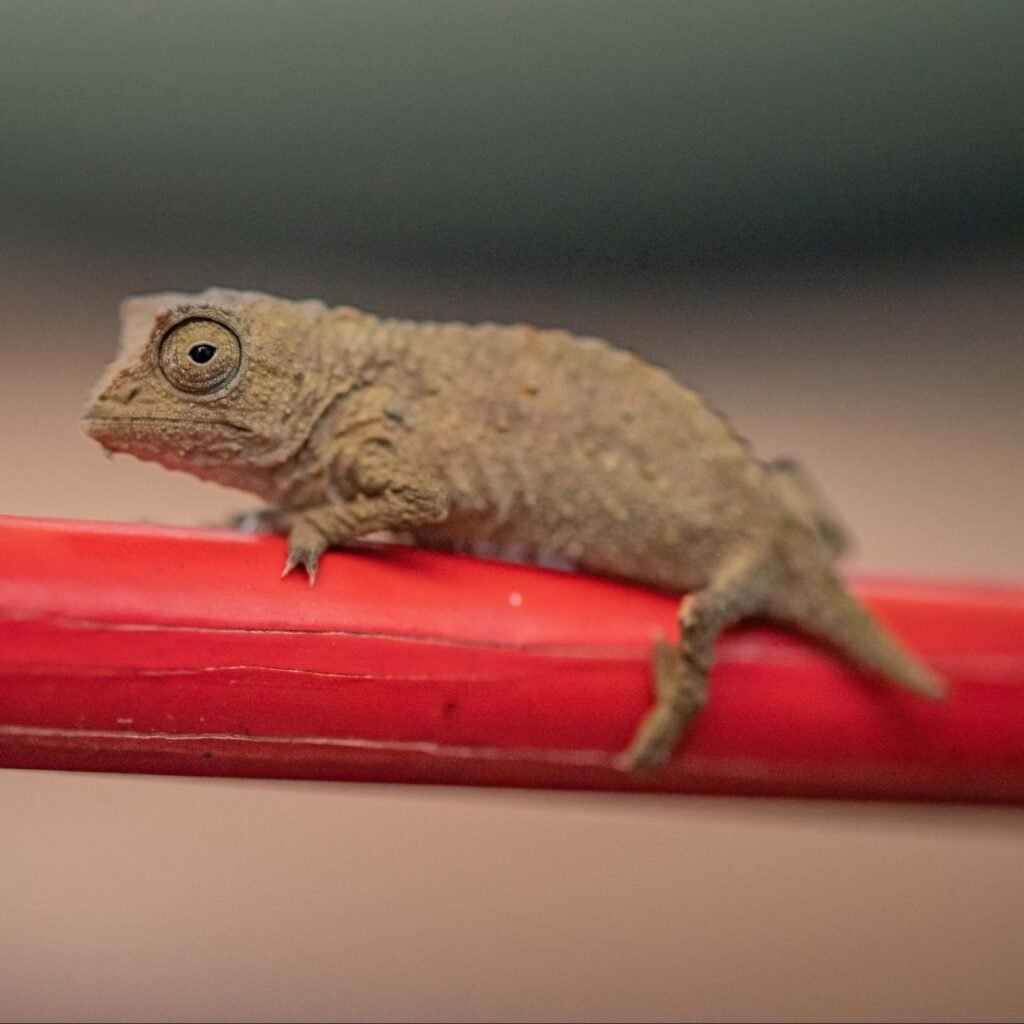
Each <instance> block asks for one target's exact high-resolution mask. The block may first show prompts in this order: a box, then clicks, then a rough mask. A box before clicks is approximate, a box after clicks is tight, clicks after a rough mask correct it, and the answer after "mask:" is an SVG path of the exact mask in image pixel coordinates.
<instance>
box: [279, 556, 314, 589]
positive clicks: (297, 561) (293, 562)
mask: <svg viewBox="0 0 1024 1024" xmlns="http://www.w3.org/2000/svg"><path fill="white" fill-rule="evenodd" d="M320 555H321V552H319V551H316V550H312V549H310V548H307V547H289V548H288V558H287V559H286V561H285V563H284V569H283V570H282V572H281V578H282V579H284V577H285V576H287V575H288V574H289V573H290V572H291V571H292V570H293V569H297V568H298V567H299V566H300V565H301V566H302V568H303V569H305V570H306V575H307V576H308V577H309V585H310V586H313V584H314V583H316V572H317V569H318V568H319V567H320Z"/></svg>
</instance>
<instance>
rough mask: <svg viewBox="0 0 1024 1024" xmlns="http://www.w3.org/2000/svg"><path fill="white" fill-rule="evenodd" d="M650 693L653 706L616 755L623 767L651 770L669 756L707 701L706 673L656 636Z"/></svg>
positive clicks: (672, 645) (675, 648) (675, 647)
mask: <svg viewBox="0 0 1024 1024" xmlns="http://www.w3.org/2000/svg"><path fill="white" fill-rule="evenodd" d="M654 693H655V703H654V707H652V708H651V710H650V711H648V712H647V714H646V715H645V716H644V718H643V720H642V721H641V722H640V725H639V727H638V728H637V730H636V733H635V734H634V736H633V740H632V742H631V743H630V745H629V748H628V749H627V750H626V752H625V753H624V754H623V755H622V756H621V757H620V759H619V766H620V767H621V768H624V769H625V770H627V771H651V770H653V769H654V768H658V767H659V766H661V765H663V764H664V763H665V762H666V761H667V760H668V759H669V758H670V757H671V756H672V751H673V750H674V749H675V746H676V743H677V742H678V740H679V736H680V734H681V733H682V731H683V730H684V729H685V728H686V726H687V724H688V723H689V721H690V719H691V718H692V717H693V716H694V715H695V714H696V713H697V712H698V711H699V710H700V709H701V708H702V707H703V706H704V704H705V703H706V701H707V694H708V688H707V673H706V672H703V671H701V670H700V669H699V668H698V667H697V666H696V665H695V664H694V663H693V662H692V661H691V660H689V659H688V658H687V657H686V656H685V654H684V652H683V651H682V649H681V648H680V647H678V646H677V645H676V644H670V643H668V641H666V640H664V639H662V638H659V639H658V640H656V641H655V643H654Z"/></svg>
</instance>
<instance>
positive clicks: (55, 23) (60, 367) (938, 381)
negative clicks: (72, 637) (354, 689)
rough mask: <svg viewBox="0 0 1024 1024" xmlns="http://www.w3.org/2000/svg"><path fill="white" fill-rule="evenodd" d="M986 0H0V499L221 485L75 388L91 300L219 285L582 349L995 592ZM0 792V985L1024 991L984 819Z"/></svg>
mask: <svg viewBox="0 0 1024 1024" xmlns="http://www.w3.org/2000/svg"><path fill="white" fill-rule="evenodd" d="M754 10H757V11H762V12H763V11H767V12H768V13H767V14H758V15H756V16H755V15H753V14H751V13H749V12H752V11H754ZM1014 10H1016V11H1021V10H1022V9H1021V8H1014V7H1013V6H1012V5H987V4H983V3H982V4H977V5H966V4H964V5H956V4H948V3H938V2H937V3H932V4H913V3H908V4H905V5H899V6H898V7H896V6H894V5H882V4H872V3H865V4H862V5H854V6H847V5H839V4H831V3H822V4H815V5H805V4H794V3H788V4H787V3H773V4H765V5H749V6H747V5H743V4H733V3H723V4H719V5H711V4H708V5H700V4H695V5H673V4H657V3H654V4H650V5H629V4H625V5H615V4H603V3H595V4H589V5H580V4H573V3H566V4H560V5H541V4H532V3H523V4H516V5H503V4H494V3H481V4H475V5H467V4H459V3H433V4H427V5H419V6H417V5H414V4H388V5H380V6H379V7H377V6H374V5H370V4H362V3H354V4H321V3H309V4H304V5H302V6H301V7H294V6H291V5H280V4H273V3H262V2H256V3H251V4H234V3H230V2H227V3H215V4H211V5H196V4H190V3H180V2H175V3H166V4H148V3H137V4H125V3H117V2H108V0H104V2H99V3H94V4H90V5H77V4H66V3H65V4H61V3H54V2H49V0H47V2H45V3H39V4H8V3H2V2H0V26H2V29H3V31H2V32H0V96H2V97H3V100H2V101H0V131H2V133H3V134H2V137H3V138H4V140H5V143H4V157H5V161H6V162H5V163H4V165H3V166H2V167H0V355H2V360H0V514H3V513H8V514H22V515H43V516H62V517H84V518H96V519H113V520H127V521H136V520H149V521H155V522H168V523H177V524H187V523H197V522H203V521H208V520H210V519H215V518H217V517H220V516H222V515H224V514H225V513H228V512H233V511H238V510H241V509H245V508H247V507H249V506H250V504H251V502H250V499H248V498H247V497H246V496H244V495H241V494H234V493H231V492H227V491H223V490H220V489H217V488H215V487H212V486H209V485H201V484H199V483H197V482H195V481H193V480H191V479H189V478H187V477H185V476H181V475H178V474H170V473H167V472H165V471H163V470H160V469H157V468H154V467H150V466H145V465H142V464H138V463H134V462H132V461H130V460H128V459H123V458H119V459H115V460H114V461H112V462H108V461H106V460H105V459H104V458H103V456H102V454H101V453H100V451H99V450H98V448H97V447H96V446H95V445H92V444H91V443H90V442H88V441H87V440H86V439H85V438H84V437H82V436H81V435H80V432H79V430H78V423H77V418H78V414H79V410H80V408H81V406H82V404H83V402H84V399H85V397H86V395H87V393H88V390H89V388H90V386H91V384H92V382H93V380H94V379H95V378H96V376H97V375H98V374H99V372H100V370H101V369H102V367H103V364H104V362H105V361H106V360H108V359H109V358H111V357H112V355H113V353H114V348H115V338H116V329H117V322H116V307H117V302H118V300H119V299H120V298H121V297H122V296H123V295H124V294H127V293H132V292H139V291H146V290H162V289H166V288H174V289H184V290H198V289H200V288H202V287H205V286H206V285H209V284H221V285H225V286H238V287H246V288H249V287H252V288H261V289H264V290H268V291H271V292H276V293H279V294H283V295H288V296H295V297H299V296H307V295H314V296H317V297H321V298H324V299H326V300H328V301H331V302H339V303H340V302H345V303H351V304H354V305H359V306H362V307H364V308H368V309H371V310H375V311H380V312H384V313H393V314H397V315H407V316H413V317H424V318H426V317H431V318H456V317H457V318H460V319H469V320H473V319H506V320H526V321H532V322H535V323H541V324H552V325H559V326H564V327H568V328H570V329H572V330H575V331H577V332H579V333H587V334H599V335H604V336H606V337H610V338H612V339H614V340H616V341H617V342H619V343H621V344H624V345H627V346H629V347H631V348H634V349H635V350H637V351H638V352H641V353H643V354H645V355H647V356H649V357H651V358H654V359H656V360H658V361H659V362H661V363H663V364H665V365H667V366H669V367H670V368H671V369H672V370H673V371H674V372H676V373H677V374H678V375H679V376H680V377H681V379H683V380H685V381H686V382H687V383H690V384H692V385H694V386H696V387H698V388H699V389H700V390H702V391H704V392H705V393H706V394H707V395H708V396H709V397H710V399H711V400H712V402H713V404H715V405H716V406H717V407H719V408H721V409H723V410H725V411H727V412H728V414H729V415H730V417H731V419H732V420H733V421H734V422H735V424H736V425H737V427H738V428H739V429H740V430H741V431H742V432H743V433H744V434H746V435H747V436H749V437H751V438H752V439H753V440H754V442H755V445H756V447H757V449H758V451H759V452H761V453H762V454H764V455H766V456H775V455H780V454H786V455H796V456H799V457H800V458H801V459H802V460H803V461H804V462H805V463H806V464H807V465H808V466H809V467H810V469H811V470H812V471H813V473H814V474H815V476H816V477H817V478H818V479H819V481H820V482H821V484H822V486H823V487H824V489H825V490H826V491H827V493H828V494H829V495H830V497H831V498H832V499H833V500H834V502H835V504H836V505H837V507H838V508H839V509H841V510H842V513H843V515H844V517H845V518H846V519H847V520H848V522H849V524H850V525H851V527H852V529H853V532H854V533H855V536H856V538H857V540H858V544H859V546H858V549H857V552H856V554H855V556H854V557H853V558H852V559H851V560H850V563H849V564H850V568H851V571H858V572H885V573H893V574H905V575H913V576H920V577H928V578H946V579H966V580H980V581H986V580H995V581H1006V582H1016V583H1021V582H1024V535H1022V531H1021V528H1020V521H1021V514H1020V510H1021V508H1022V507H1024V473H1022V472H1021V470H1020V450H1021V446H1022V442H1024V343H1022V336H1021V325H1022V324H1024V261H1022V258H1021V256H1022V251H1024V250H1022V247H1021V244H1020V243H1021V241H1022V238H1024V233H1022V218H1021V201H1020V194H1019V187H1018V188H1017V189H1016V191H1014V190H1013V189H1012V188H1007V187H1005V186H1006V183H1012V182H1013V181H1016V182H1017V183H1018V186H1019V171H1020V167H1021V163H1020V158H1021V156H1022V153H1021V146H1022V143H1021V141H1020V140H1021V136H1020V132H1019V124H1020V117H1019V114H1020V112H1021V110H1022V109H1024V104H1022V102H1021V101H1022V92H1024V85H1022V83H1021V82H1019V81H1017V80H1016V79H1017V78H1019V76H1015V77H1014V76H1013V75H1012V74H1011V72H1012V68H1013V62H1012V59H1011V60H1007V58H1008V57H1012V55H1013V54H1015V53H1016V52H1017V49H1018V45H1017V42H1018V41H1019V38H1020V36H1019V34H1018V35H1016V36H1015V35H1014V31H1013V30H1014V29H1015V28H1017V27H1019V28H1021V29H1024V19H1022V18H1019V17H1017V16H1016V15H1015V14H1013V13H1012V12H1013V11H1014ZM812 11H813V12H814V13H811V12H812ZM381 12H383V13H381ZM423 12H427V13H423ZM969 12H973V13H969ZM759 18H760V19H762V20H761V21H760V22H759V21H758V19H759ZM199 19H201V20H199ZM1014 19H1016V20H1014ZM197 26H200V28H197ZM1007 48H1008V49H1007ZM1007 74H1010V78H1007V77H1006V75H1007ZM455 100H458V102H457V103H455V106H454V107H453V102H454V101H455ZM677 136H678V137H677ZM2 571H3V566H2V565H0V572H2ZM0 812H2V814H3V818H2V821H3V824H2V826H0V1019H3V1020H11V1021H14V1020H53V1019H62V1020H63V1019H68V1020H139V1019H142V1020H197V1021H198V1020H208V1019H214V1020H276V1019H286V1020H288V1019H296V1020H339V1019H340V1020H358V1019H370V1020H421V1019H422V1020H477V1019H493V1020H543V1019H557V1020H637V1019H639V1020H690V1019H707V1020H729V1019H736V1018H740V1019H751V1020H781V1019H786V1020H815V1019H828V1020H852V1019H872V1020H885V1019H895V1020H901V1021H903V1020H906V1021H910V1020H935V1019H941V1020H1016V1019H1020V1018H1021V1016H1022V1015H1024V958H1022V953H1021V950H1022V947H1024V868H1022V862H1024V813H1022V812H1021V811H1019V810H1013V809H982V808H962V807H945V808H943V807H931V808H929V807H897V806H884V805H877V806H857V805H837V804H825V803H816V804H810V803H807V804H799V803H793V802H784V801H773V802H757V801H747V800H742V801H741V800H692V799H683V798H680V799H659V798H619V797H603V796H574V795H564V794H527V793H516V792H503V791H472V792H470V791H456V790H440V789H431V788H420V789H415V788H400V787H387V788H383V787H382V788H376V787H370V786H362V787H359V786H349V785H328V784H292V783H280V784H273V783H265V782H259V783H257V782H253V783H249V782H235V781H230V782H229V781H219V780H185V779H164V778H141V777H114V776H102V775H93V776H89V775H70V774H58V773H42V772H35V773H32V772H11V771H8V772H2V773H0Z"/></svg>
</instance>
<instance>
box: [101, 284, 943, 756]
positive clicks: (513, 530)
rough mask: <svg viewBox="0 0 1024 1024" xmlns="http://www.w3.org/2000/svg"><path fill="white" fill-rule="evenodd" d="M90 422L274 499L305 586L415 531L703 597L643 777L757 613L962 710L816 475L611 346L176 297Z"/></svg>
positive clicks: (669, 665)
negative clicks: (849, 551)
mask: <svg viewBox="0 0 1024 1024" xmlns="http://www.w3.org/2000/svg"><path fill="white" fill-rule="evenodd" d="M85 424H86V430H87V431H88V433H89V434H90V435H91V436H92V437H94V438H96V439H97V440H98V441H100V442H101V443H102V444H103V445H105V446H106V447H107V448H108V449H110V450H113V451H121V452H129V453H131V454H133V455H136V456H138V457H140V458H143V459H150V460H155V461H157V462H160V463H162V464H163V465H165V466H167V467H169V468H171V469H181V470H186V471H188V472H190V473H192V474H194V475H196V476H199V477H201V478H203V479H207V480H214V481H217V482H219V483H222V484H225V485H228V486H232V487H238V488H242V489H245V490H248V491H251V492H254V493H255V494H257V495H259V496H260V497H261V498H263V499H264V500H265V501H266V502H267V503H269V509H268V510H267V511H266V512H265V513H264V516H263V518H264V519H265V521H266V522H267V523H268V524H269V525H270V527H271V528H272V529H275V530H277V531H280V532H282V533H285V534H287V536H288V538H289V548H288V560H287V564H286V568H285V571H286V572H287V571H289V570H290V569H292V568H295V567H296V566H299V565H301V566H303V567H305V569H306V570H307V572H308V574H309V576H310V580H311V581H312V579H313V578H314V576H315V573H316V567H317V562H318V560H319V558H320V556H321V555H322V554H323V552H324V551H325V550H326V549H327V548H328V547H331V546H335V545H343V544H345V543H346V542H350V541H352V540H354V539H356V538H359V537H362V536H365V535H367V534H371V533H375V532H378V531H394V532H399V533H402V534H406V535H411V537H412V538H413V539H414V541H415V542H416V543H417V544H419V545H422V546H425V547H431V548H442V549H449V550H452V549H455V550H470V551H473V550H476V551H479V550H481V549H487V550H488V551H502V550H512V551H515V552H517V553H518V554H519V555H520V556H524V557H526V558H531V557H532V558H542V557H551V556H558V557H561V558H563V559H568V560H570V561H571V562H572V563H574V564H575V565H576V566H578V567H579V568H580V569H582V570H585V571H590V572H595V573H601V574H606V575H610V576H616V577H621V578H625V579H629V580H635V581H637V582H640V583H645V584H650V585H653V586H656V587H660V588H665V589H670V590H674V591H677V592H680V593H685V594H686V595H687V596H686V597H685V598H684V599H683V601H682V604H681V606H680V611H679V621H680V631H681V636H680V642H679V644H678V645H674V644H669V643H667V642H665V641H659V642H657V643H656V644H655V648H654V702H653V706H652V708H651V710H650V712H649V713H648V714H647V716H646V717H645V718H644V720H643V721H642V722H641V723H640V725H639V728H638V730H637V733H636V736H635V738H634V740H633V742H632V744H631V746H630V748H629V749H628V751H627V752H626V753H625V755H624V759H625V763H626V764H628V765H629V766H631V767H634V768H650V767H654V766H656V765H658V764H660V763H662V762H663V761H664V760H666V759H667V758H668V757H669V756H670V754H671V752H672V750H673V748H674V746H675V743H676V741H677V739H678V737H679V734H680V732H681V730H682V729H683V727H684V726H685V724H686V722H687V721H688V720H689V719H690V717H691V716H692V715H693V714H694V712H695V711H696V710H697V709H698V708H699V707H700V706H701V705H702V704H703V703H704V701H705V699H706V682H707V674H708V669H709V667H710V664H711V660H712V649H713V644H714V640H715V637H716V636H717V634H718V633H719V632H720V631H721V630H722V629H723V628H725V627H726V626H728V625H730V624H732V623H735V622H737V621H738V620H741V619H744V618H748V617H753V616H756V617H759V618H765V619H769V620H772V621H775V622H777V623H780V624H782V625H784V626H788V627H795V628H796V629H798V630H800V631H802V632H804V633H806V634H809V635H811V636H812V637H815V638H818V639H820V640H821V641H824V642H825V643H827V644H829V645H831V646H832V647H833V648H834V649H835V650H837V651H838V652H839V653H841V654H842V655H844V656H846V658H847V659H849V660H850V661H852V662H853V663H854V664H856V665H859V666H861V667H863V668H865V669H867V670H869V671H871V672H873V673H875V674H877V675H881V676H884V677H887V678H889V679H890V680H892V681H893V682H896V683H898V684H901V685H903V686H905V687H907V688H909V689H911V690H915V691H917V692H920V693H922V694H925V695H931V696H938V695H939V694H940V693H941V687H940V683H939V681H938V679H937V678H936V677H935V676H934V675H933V674H932V673H931V672H930V671H929V670H928V669H927V668H926V667H925V666H923V665H922V664H920V663H919V662H918V661H916V660H914V659H913V657H912V656H911V655H909V654H908V653H907V652H906V651H904V650H903V648H902V647H901V646H900V645H899V644H898V643H897V642H896V641H895V640H894V639H893V638H892V637H891V636H890V635H889V634H888V633H886V632H885V631H884V630H883V628H882V627H881V626H880V625H879V624H878V623H877V622H876V621H875V620H874V619H873V618H872V617H871V616H870V615H869V614H868V612H867V611H866V610H865V609H864V608H863V607H862V606H861V605H860V604H859V603H858V602H857V601H856V600H855V599H854V598H853V597H852V596H851V594H850V593H849V592H848V591H847V589H846V587H845V586H844V584H843V582H842V580H841V579H840V577H839V576H838V575H837V573H836V571H835V569H834V561H835V558H836V557H837V555H838V554H839V553H840V551H841V549H842V546H843V535H842V531H841V529H840V527H839V526H838V525H837V523H836V520H835V519H834V517H833V516H832V515H831V513H830V511H829V510H828V507H827V505H826V504H825V503H824V501H823V500H822V499H821V498H820V497H819V495H818V494H817V492H816V491H815V489H814V487H813V485H812V484H811V483H810V481H809V480H808V478H807V477H806V476H805V475H804V473H803V472H802V471H801V470H800V468H799V467H798V466H797V465H796V464H794V463H791V462H776V463H770V462H763V461H761V460H759V459H757V458H756V457H755V456H754V455H753V454H752V452H751V450H750V448H749V446H748V445H747V443H746V442H745V441H744V440H743V439H741V438H740V437H739V436H738V435H737V434H736V433H735V432H734V431H733V429H732V428H731V426H730V425H729V424H728V422H727V421H726V420H724V419H723V418H722V417H721V416H720V415H718V414H717V413H715V412H714V411H713V410H711V409H710V408H709V407H708V406H707V405H706V404H705V403H704V402H703V400H702V399H701V398H700V397H699V396H698V395H697V394H695V393H694V392H693V391H690V390H688V389H686V388H684V387H682V386H680V385H679V384H678V383H676V382H675V381H674V380H673V379H672V378H671V377H670V376H669V375H668V374H667V373H665V372H664V371H662V370H660V369H657V368H655V367H653V366H651V365H649V364H648V363H646V362H644V361H643V360H641V359H640V358H638V357H637V356H635V355H633V354H631V353H629V352H626V351H623V350H620V349H616V348H614V347H613V346H611V345H609V344H607V343H606V342H604V341H600V340H597V339H592V338H577V337H573V336H572V335H570V334H567V333H565V332H562V331H556V330H538V329H535V328H533V327H528V326H524V325H516V326H500V325H495V324H481V325H476V326H469V325H466V324H457V323H414V322H410V321H404V320H388V319H381V318H378V317H375V316H371V315H367V314H364V313H361V312H359V311H357V310H354V309H350V308H333V309H332V308H328V307H326V306H324V305H323V304H322V303H320V302H316V301H303V302H290V301H285V300H282V299H277V298H273V297H271V296H267V295H262V294H259V293H254V292H233V291H225V290H219V289H212V290H210V291H207V292H204V293H202V294H199V295H180V294H174V293H164V294H160V295H155V296H146V297H141V298H136V299H129V300H126V302H125V303H124V304H123V305H122V338H121V352H120V355H119V357H118V359H117V361H116V362H115V363H114V364H113V365H112V366H111V367H110V368H109V369H108V371H107V373H106V375H105V377H104V378H103V380H102V381H101V382H100V384H99V386H98V388H97V390H96V392H95V394H94V396H93V398H92V400H91V401H90V404H89V407H88V409H87V412H86V416H85Z"/></svg>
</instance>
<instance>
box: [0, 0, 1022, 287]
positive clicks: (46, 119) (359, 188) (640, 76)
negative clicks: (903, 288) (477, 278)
mask: <svg viewBox="0 0 1024 1024" xmlns="http://www.w3.org/2000/svg"><path fill="white" fill-rule="evenodd" d="M0 19H2V22H0V24H2V31H0V138H2V140H3V158H2V159H3V168H2V179H0V180H2V186H3V187H2V189H0V230H2V231H3V233H4V234H8V233H11V232H15V233H19V234H23V233H26V232H28V233H31V234H32V235H33V236H35V237H39V236H43V237H47V238H50V239H52V240H54V241H60V240H61V239H66V238H68V236H69V235H72V234H88V236H89V237H90V238H91V239H94V240H96V239H100V238H105V239H107V240H110V241H112V242H114V243H115V244H118V245H136V246H138V245H145V246H147V247H152V246H162V247H172V248H185V249H188V250H189V252H190V253H191V254H192V256H193V257H194V259H195V260H196V262H197V263H198V264H202V263H203V262H204V260H208V259H209V258H210V257H209V256H208V255H207V253H208V252H209V250H210V249H211V247H212V248H216V247H218V246H222V245H224V244H225V240H237V241H240V242H242V243H244V244H247V245H251V246H254V247H264V246H271V245H272V246H276V247H282V246H284V247H291V248H294V249H295V250H297V251H301V252H302V253H304V254H306V258H311V256H310V254H315V258H316V259H318V260H324V261H332V262H335V263H337V264H339V265H345V264H346V263H351V262H353V261H355V260H360V261H365V260H374V261H380V262H382V263H386V264H396V263H397V264H402V265H407V264H425V265H431V264H436V263H437V262H439V261H441V262H443V263H444V264H445V265H448V266H459V267H470V268H475V269H477V270H492V271H496V272H500V273H508V272H510V271H513V270H523V269H525V270H537V269H542V270H544V271H545V272H547V273H559V274H566V275H571V274H573V273H576V272H594V271H596V270H597V269H601V270H603V271H605V272H611V273H618V274H630V275H632V274H636V273H638V272H643V271H644V270H645V269H649V268H657V267H663V266H678V265H684V266H687V267H689V268H691V269H692V270H694V271H696V270H700V271H701V272H705V271H708V270H715V269H718V270H724V269H735V268H737V267H738V266H740V265H743V264H747V265H749V264H750V263H752V262H753V263H758V264H760V263H764V262H765V261H776V260H780V259H786V260H794V259H795V260H803V261H812V262H813V261H818V260H822V259H828V260H835V259H842V258H849V257H851V256H854V257H860V256H863V255H874V256H878V255H881V256H894V255H900V256H903V255H906V254H908V253H919V252H921V251H929V250H936V249H950V248H954V249H956V250H958V251H959V250H961V249H963V248H964V247H965V246H967V247H977V246H991V245H1005V244H1011V243H1017V242H1020V241H1021V239H1022V229H1024V187H1022V178H1021V170H1022V167H1024V131H1022V125H1024V73H1022V71H1024V59H1022V56H1021V53H1022V48H1024V5H1022V4H1020V3H1013V2H985V0H974V2H970V3H965V2H950V0H928V2H903V3H891V2H877V0H871V2H860V3H848V2H835V0H817V2H792V0H784V2H779V0H767V2H759V3H751V2H736V0H716V2H711V3H683V2H643V3H623V2H609V0H590V2H579V0H561V2H557V3H552V2H539V0H517V2H505V3H498V2H493V0H479V2H473V0H432V2H417V0H385V2H372V0H349V2H323V0H303V2H297V3H280V2H267V0H194V2H182V0H176V2H173V3H167V2H163V3H161V2H154V0H139V2H124V0H90V2H84V3H82V2H66V0H65V2H53V0H31V2H15V3H11V2H7V0H5V2H3V3H0Z"/></svg>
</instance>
